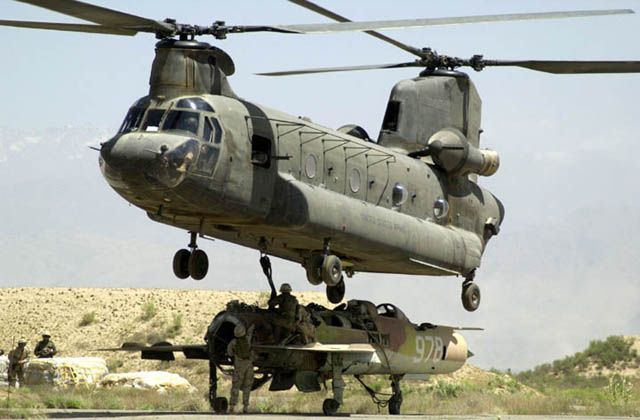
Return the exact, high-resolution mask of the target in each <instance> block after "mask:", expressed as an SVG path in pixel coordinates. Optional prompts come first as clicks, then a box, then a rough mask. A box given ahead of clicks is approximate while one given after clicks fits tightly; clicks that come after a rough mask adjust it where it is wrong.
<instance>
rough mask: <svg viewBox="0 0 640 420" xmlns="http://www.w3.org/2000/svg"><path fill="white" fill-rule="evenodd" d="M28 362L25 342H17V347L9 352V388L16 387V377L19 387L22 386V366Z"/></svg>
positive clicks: (22, 340) (22, 339)
mask: <svg viewBox="0 0 640 420" xmlns="http://www.w3.org/2000/svg"><path fill="white" fill-rule="evenodd" d="M28 361H29V351H28V350H27V340H25V339H24V338H21V339H20V340H18V347H16V348H15V349H13V350H11V351H10V352H9V372H8V373H9V386H13V387H16V377H17V378H18V383H19V384H20V386H23V385H24V365H25V364H26V363H27V362H28Z"/></svg>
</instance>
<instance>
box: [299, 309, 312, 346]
mask: <svg viewBox="0 0 640 420" xmlns="http://www.w3.org/2000/svg"><path fill="white" fill-rule="evenodd" d="M296 319H297V321H298V324H297V331H298V332H299V333H300V336H301V337H302V344H309V343H313V342H314V341H315V337H316V327H315V325H313V323H312V322H311V315H310V314H309V311H307V308H305V307H304V306H302V305H298V315H297V316H296Z"/></svg>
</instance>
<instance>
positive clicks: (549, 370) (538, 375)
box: [516, 336, 640, 385]
mask: <svg viewBox="0 0 640 420" xmlns="http://www.w3.org/2000/svg"><path fill="white" fill-rule="evenodd" d="M615 375H619V376H624V377H640V336H626V337H625V336H610V337H607V338H606V339H604V340H594V341H591V342H590V343H589V346H588V347H587V348H586V349H585V350H584V351H581V352H577V353H575V354H573V355H570V356H567V357H565V358H562V359H558V360H555V361H553V362H551V363H545V364H542V365H539V366H536V367H535V368H533V369H531V370H527V371H524V372H520V373H519V374H517V375H516V376H517V378H518V379H520V380H522V381H524V382H527V383H532V384H537V385H540V384H544V383H549V382H553V381H564V382H567V381H569V382H576V381H580V380H583V381H586V382H588V380H593V381H592V382H594V383H599V382H600V383H601V382H603V381H608V380H609V378H610V377H613V376H615Z"/></svg>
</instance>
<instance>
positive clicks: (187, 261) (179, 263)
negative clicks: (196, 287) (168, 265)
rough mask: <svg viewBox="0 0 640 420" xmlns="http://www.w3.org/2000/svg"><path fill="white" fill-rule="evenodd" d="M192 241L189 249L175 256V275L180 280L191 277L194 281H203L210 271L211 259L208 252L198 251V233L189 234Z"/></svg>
mask: <svg viewBox="0 0 640 420" xmlns="http://www.w3.org/2000/svg"><path fill="white" fill-rule="evenodd" d="M189 233H190V234H191V241H190V242H189V245H188V248H189V249H190V250H189V249H181V250H179V251H178V252H176V254H175V255H174V256H173V274H175V275H176V277H178V278H179V279H186V278H187V277H189V276H191V278H193V279H194V280H202V279H203V278H204V276H206V275H207V271H208V270H209V258H208V257H207V254H206V252H204V251H203V250H201V249H198V245H197V244H196V239H197V237H198V234H197V233H196V232H189Z"/></svg>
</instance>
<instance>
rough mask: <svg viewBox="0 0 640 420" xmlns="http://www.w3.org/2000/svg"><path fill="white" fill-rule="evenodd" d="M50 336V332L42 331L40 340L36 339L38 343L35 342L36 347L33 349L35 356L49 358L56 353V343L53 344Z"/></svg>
mask: <svg viewBox="0 0 640 420" xmlns="http://www.w3.org/2000/svg"><path fill="white" fill-rule="evenodd" d="M50 338H51V334H49V332H48V331H44V332H43V333H42V340H40V341H38V344H36V349H35V350H34V353H35V355H36V356H37V357H39V358H41V359H43V358H49V357H53V356H55V355H56V353H58V350H56V345H55V344H53V341H51V340H50Z"/></svg>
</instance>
